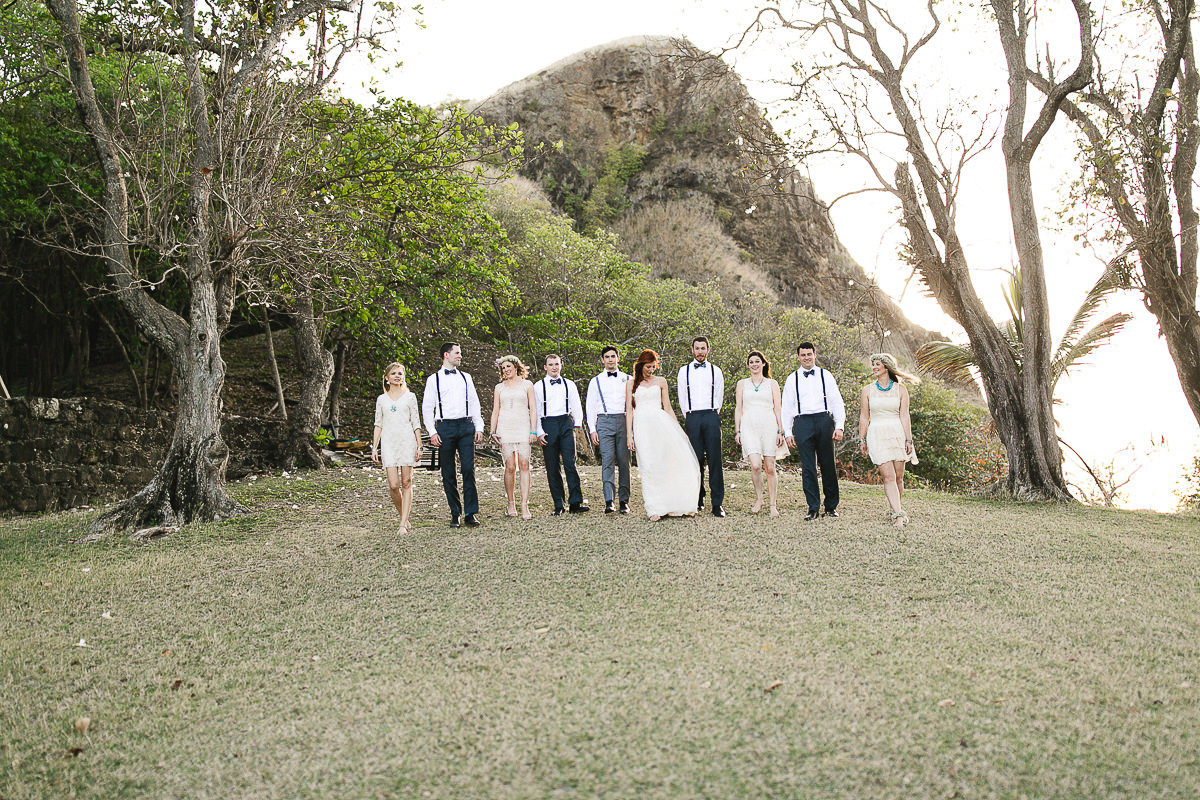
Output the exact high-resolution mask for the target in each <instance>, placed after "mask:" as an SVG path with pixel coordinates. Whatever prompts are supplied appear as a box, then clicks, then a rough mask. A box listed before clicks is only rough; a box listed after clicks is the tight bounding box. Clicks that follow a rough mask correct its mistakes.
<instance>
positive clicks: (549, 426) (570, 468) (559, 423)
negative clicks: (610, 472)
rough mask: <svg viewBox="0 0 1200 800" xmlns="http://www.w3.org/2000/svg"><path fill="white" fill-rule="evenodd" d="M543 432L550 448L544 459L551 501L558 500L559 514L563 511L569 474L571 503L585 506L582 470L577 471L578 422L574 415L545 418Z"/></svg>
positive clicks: (555, 505) (556, 508) (556, 507)
mask: <svg viewBox="0 0 1200 800" xmlns="http://www.w3.org/2000/svg"><path fill="white" fill-rule="evenodd" d="M542 430H544V431H545V432H546V446H545V447H544V448H542V455H543V456H545V459H546V479H547V480H548V481H549V483H550V497H551V498H552V499H553V500H554V508H555V510H558V509H561V508H562V507H563V477H562V473H563V472H566V473H567V490H568V491H569V492H570V501H569V502H570V503H571V505H573V506H577V505H581V504H582V503H583V489H582V488H581V487H580V485H579V470H577V469H576V468H575V420H573V419H572V418H571V415H570V414H563V415H562V416H560V417H543V418H542ZM560 461H561V462H562V468H561V469H560V468H559V462H560Z"/></svg>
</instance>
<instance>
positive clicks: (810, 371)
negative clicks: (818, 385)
mask: <svg viewBox="0 0 1200 800" xmlns="http://www.w3.org/2000/svg"><path fill="white" fill-rule="evenodd" d="M814 372H816V370H815V369H806V370H804V377H806V378H807V377H808V376H809V375H812V374H813V373H814Z"/></svg>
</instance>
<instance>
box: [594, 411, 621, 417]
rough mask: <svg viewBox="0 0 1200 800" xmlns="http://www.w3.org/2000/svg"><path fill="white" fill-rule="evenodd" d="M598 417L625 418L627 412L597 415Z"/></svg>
mask: <svg viewBox="0 0 1200 800" xmlns="http://www.w3.org/2000/svg"><path fill="white" fill-rule="evenodd" d="M596 416H597V417H623V416H625V412H624V411H621V412H618V413H615V414H597V415H596Z"/></svg>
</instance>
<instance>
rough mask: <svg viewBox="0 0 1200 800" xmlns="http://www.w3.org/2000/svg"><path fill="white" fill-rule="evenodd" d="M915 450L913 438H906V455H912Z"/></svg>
mask: <svg viewBox="0 0 1200 800" xmlns="http://www.w3.org/2000/svg"><path fill="white" fill-rule="evenodd" d="M912 451H913V443H912V439H905V440H904V455H906V456H911V455H912Z"/></svg>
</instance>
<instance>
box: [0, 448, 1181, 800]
mask: <svg viewBox="0 0 1200 800" xmlns="http://www.w3.org/2000/svg"><path fill="white" fill-rule="evenodd" d="M498 474H499V473H498V472H497V471H496V470H494V469H493V470H481V473H480V478H481V488H482V489H483V500H482V505H483V509H484V514H483V516H484V521H485V524H484V526H483V527H482V528H479V529H474V530H469V529H461V530H457V531H452V530H450V529H449V528H447V527H446V525H445V516H446V515H445V512H444V511H443V508H444V500H443V499H442V497H441V489H440V483H439V482H438V480H437V478H436V476H431V475H428V474H425V473H420V474H419V475H418V483H417V504H416V505H417V508H416V511H417V517H416V522H417V527H416V530H415V531H414V532H413V533H412V534H409V535H404V536H400V537H397V536H396V535H395V515H394V512H392V511H391V509H390V504H388V503H387V501H386V497H385V493H384V490H383V483H382V474H381V473H380V472H379V471H366V470H358V469H338V470H333V471H329V472H327V473H324V474H319V475H315V476H314V475H310V474H304V475H302V476H300V477H294V476H293V477H281V476H268V477H264V478H261V479H259V480H255V481H244V482H242V483H240V484H236V485H235V486H234V487H233V489H234V492H235V495H236V496H237V497H238V498H239V499H241V500H242V501H243V502H245V503H247V504H248V505H249V506H250V507H251V508H252V509H253V510H254V513H253V515H252V516H249V517H247V518H244V519H241V520H237V521H234V522H230V523H227V524H223V525H215V526H199V527H194V528H190V529H187V530H185V531H183V532H181V533H180V534H178V535H176V536H174V537H172V538H169V539H165V540H162V541H159V542H156V543H153V544H150V545H147V546H144V547H138V546H135V545H132V544H129V543H127V542H125V541H123V540H114V541H112V542H107V543H103V544H100V545H77V544H72V543H71V542H70V538H71V536H72V534H73V533H78V532H79V531H80V530H81V529H82V528H83V526H84V525H86V523H87V521H88V519H89V518H90V515H89V514H60V515H56V516H51V517H35V518H21V519H16V520H12V519H10V520H5V521H3V522H0V598H2V602H3V616H2V617H0V798H5V800H16V799H17V798H35V797H36V798H70V797H99V798H120V797H152V798H165V797H173V798H222V799H223V800H224V799H225V798H259V797H263V798H306V797H311V798H358V797H372V798H373V797H402V798H408V797H413V798H422V797H436V798H517V797H533V798H542V797H549V798H559V797H561V798H573V797H612V798H633V797H670V798H675V797H680V798H690V797H706V798H736V797H781V798H797V797H821V798H825V797H845V798H876V797H896V798H934V797H941V798H951V797H961V798H976V797H978V798H984V797H989V798H990V797H1012V798H1018V797H1056V798H1058V797H1078V798H1097V797H1101V798H1108V797H1129V798H1149V797H1154V798H1174V797H1177V798H1189V800H1190V799H1191V798H1196V797H1200V707H1198V706H1200V535H1198V534H1200V525H1198V524H1197V520H1196V519H1195V518H1194V517H1193V518H1187V517H1171V516H1163V515H1157V514H1152V513H1144V512H1123V511H1103V510H1096V509H1084V508H1070V509H1062V508H1054V507H1040V506H1034V507H1030V506H1015V505H1007V504H1000V503H993V502H987V501H981V500H972V499H964V498H959V497H952V496H946V495H939V494H933V493H922V492H914V493H911V494H910V495H909V497H908V498H907V502H906V505H907V506H908V508H909V513H910V514H911V516H912V523H911V525H910V527H909V528H907V529H905V530H903V531H896V530H894V529H892V528H891V527H890V526H889V525H888V524H887V523H886V521H885V517H884V514H883V508H884V504H883V499H882V492H881V491H880V490H879V489H878V488H876V487H859V486H848V487H845V489H844V500H843V503H842V508H841V511H842V516H841V517H840V518H839V519H822V520H819V521H816V522H811V523H805V522H804V521H803V520H802V516H803V513H804V512H803V509H802V505H803V502H802V497H803V495H802V492H801V490H800V486H799V481H798V479H797V478H796V477H795V476H792V475H787V476H784V485H783V488H782V493H783V497H784V498H785V501H786V503H785V506H786V511H785V513H784V515H783V516H782V517H780V518H779V519H777V520H770V519H768V518H766V517H765V516H763V517H753V516H751V515H749V514H747V513H745V511H744V509H745V508H747V507H748V506H749V499H748V498H749V496H750V489H749V485H748V484H749V476H748V474H746V473H737V474H735V475H733V476H732V480H731V482H732V483H733V484H735V485H736V488H735V489H733V490H732V492H731V498H730V500H729V502H728V503H727V507H728V508H729V509H730V516H729V517H728V518H726V519H724V520H717V519H714V518H713V517H711V516H709V515H705V516H703V517H700V518H697V519H694V520H668V521H664V522H661V523H658V524H651V523H649V522H647V521H646V520H645V518H644V517H643V516H641V515H640V514H636V513H635V514H633V515H630V516H628V517H620V516H610V517H605V516H604V515H603V514H601V513H599V509H594V510H593V512H592V513H591V514H587V515H582V516H567V517H562V518H558V519H553V518H549V517H547V516H546V512H547V511H548V505H549V498H548V493H547V491H546V489H545V482H544V477H543V476H542V475H537V476H535V497H536V498H537V500H538V502H539V503H540V505H541V508H540V514H539V515H538V516H537V517H536V518H535V519H534V520H533V521H532V522H521V521H520V520H510V519H505V518H503V517H502V516H501V515H500V511H501V509H502V508H503V502H502V497H503V489H502V488H501V484H500V483H499V481H498V480H497V478H498ZM586 475H587V477H588V481H589V482H588V487H589V491H588V492H587V494H588V496H589V497H590V499H591V500H592V502H593V505H594V506H596V505H600V503H599V501H598V497H599V492H598V480H599V478H598V472H597V471H595V470H591V471H588V472H587V473H586ZM637 491H638V490H637V487H636V485H635V488H634V496H635V506H636V507H638V508H635V510H639V509H640V502H637V501H638V500H639V497H638V493H637ZM83 644H86V646H80V645H83ZM82 717H87V718H88V719H89V720H90V724H89V725H88V727H87V728H86V730H85V731H83V732H79V731H78V730H77V729H76V721H77V720H79V719H80V718H82Z"/></svg>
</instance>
